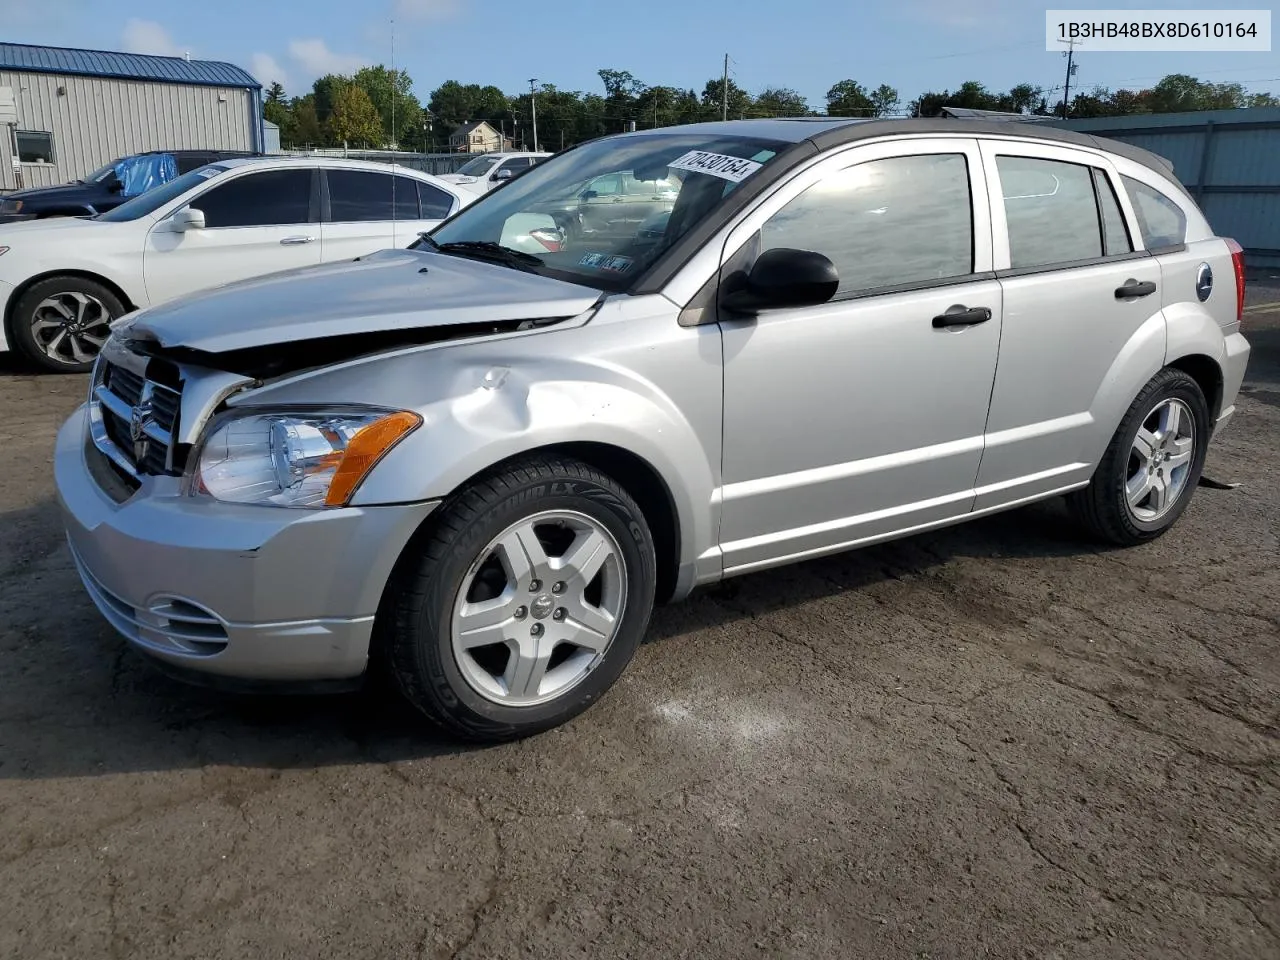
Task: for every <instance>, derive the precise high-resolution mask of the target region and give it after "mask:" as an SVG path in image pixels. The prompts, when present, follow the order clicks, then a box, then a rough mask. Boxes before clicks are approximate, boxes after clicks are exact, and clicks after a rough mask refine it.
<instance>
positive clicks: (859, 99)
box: [827, 80, 876, 117]
mask: <svg viewBox="0 0 1280 960" xmlns="http://www.w3.org/2000/svg"><path fill="white" fill-rule="evenodd" d="M827 116H829V117H872V116H876V113H875V105H874V104H873V103H872V102H871V97H870V95H869V94H868V93H867V90H866V88H865V87H864V86H863V85H862V84H860V83H859V82H858V81H857V80H841V81H840V82H839V83H837V84H835V85H834V86H833V87H832V88H831V89H830V90H828V91H827Z"/></svg>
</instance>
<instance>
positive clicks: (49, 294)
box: [13, 276, 125, 373]
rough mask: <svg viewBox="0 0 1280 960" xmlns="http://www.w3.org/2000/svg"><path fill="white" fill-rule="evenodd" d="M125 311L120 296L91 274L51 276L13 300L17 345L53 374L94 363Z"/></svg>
mask: <svg viewBox="0 0 1280 960" xmlns="http://www.w3.org/2000/svg"><path fill="white" fill-rule="evenodd" d="M124 313H125V307H124V304H122V303H121V302H120V298H119V297H117V296H116V295H115V294H114V293H112V292H111V291H110V290H108V289H107V288H106V287H104V286H103V285H102V284H100V283H98V282H97V281H95V280H90V279H88V278H87V277H73V276H66V277H50V278H48V279H47V280H41V281H40V282H39V283H36V284H34V285H32V286H31V288H30V289H28V290H27V291H26V292H25V293H23V295H22V296H21V297H19V298H18V302H17V303H16V304H15V305H14V309H13V334H14V337H13V339H14V346H15V347H17V348H18V350H19V351H20V352H21V353H22V355H23V356H25V357H26V358H27V359H28V360H30V361H31V362H32V363H34V364H35V365H36V366H38V367H40V368H42V369H44V370H48V371H51V372H53V373H84V372H85V371H87V370H91V369H92V368H93V363H94V361H95V360H96V359H97V357H98V353H99V351H101V350H102V345H103V344H104V343H106V341H107V337H108V336H109V335H110V333H111V322H112V321H113V320H115V319H117V318H118V317H121V316H123V315H124Z"/></svg>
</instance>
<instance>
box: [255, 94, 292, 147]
mask: <svg viewBox="0 0 1280 960" xmlns="http://www.w3.org/2000/svg"><path fill="white" fill-rule="evenodd" d="M262 117H263V119H264V120H266V121H267V122H268V123H274V124H275V125H276V126H277V127H279V128H280V139H281V141H284V140H285V139H286V137H287V138H289V139H292V136H291V134H292V132H293V117H292V116H291V115H290V113H289V104H288V101H286V100H285V98H284V87H283V86H281V85H280V84H279V83H273V84H271V86H270V87H268V88H267V94H266V96H265V97H264V98H263V101H262Z"/></svg>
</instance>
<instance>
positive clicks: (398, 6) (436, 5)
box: [392, 0, 458, 21]
mask: <svg viewBox="0 0 1280 960" xmlns="http://www.w3.org/2000/svg"><path fill="white" fill-rule="evenodd" d="M392 9H393V10H394V12H395V18H396V20H397V21H399V20H406V21H413V20H441V19H444V18H446V17H451V16H453V15H454V14H455V13H457V10H458V4H457V0H396V2H395V6H394V7H393V8H392Z"/></svg>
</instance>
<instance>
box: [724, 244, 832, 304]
mask: <svg viewBox="0 0 1280 960" xmlns="http://www.w3.org/2000/svg"><path fill="white" fill-rule="evenodd" d="M839 286H840V274H839V273H838V272H837V270H836V265H835V264H834V263H832V262H831V261H830V260H829V259H827V258H826V257H824V256H823V255H822V254H820V253H815V252H813V251H812V250H793V249H790V248H788V247H778V248H776V249H774V250H766V251H765V252H764V253H762V254H760V256H758V257H756V262H755V263H754V264H752V266H751V272H750V273H748V274H747V275H746V278H745V280H743V281H742V282H741V283H740V284H739V285H738V286H737V289H734V290H732V291H728V292H726V293H725V294H723V295H722V297H721V299H720V304H721V306H723V307H724V308H725V309H726V310H729V311H731V312H733V313H755V312H756V311H759V310H765V309H769V308H778V307H812V306H816V305H817V304H820V303H826V302H827V301H828V300H830V299H831V298H832V297H834V296H835V295H836V290H837V289H838V288H839Z"/></svg>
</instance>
